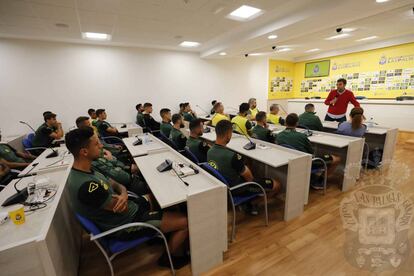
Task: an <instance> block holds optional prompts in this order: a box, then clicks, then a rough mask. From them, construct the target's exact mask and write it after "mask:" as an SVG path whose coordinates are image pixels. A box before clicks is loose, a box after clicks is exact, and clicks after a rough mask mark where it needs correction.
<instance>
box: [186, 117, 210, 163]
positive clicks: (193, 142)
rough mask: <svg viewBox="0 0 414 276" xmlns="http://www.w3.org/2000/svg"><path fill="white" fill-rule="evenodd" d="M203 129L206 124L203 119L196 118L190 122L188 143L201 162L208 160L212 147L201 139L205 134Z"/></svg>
mask: <svg viewBox="0 0 414 276" xmlns="http://www.w3.org/2000/svg"><path fill="white" fill-rule="evenodd" d="M203 130H204V124H203V121H202V120H201V119H195V120H192V121H191V122H190V137H188V139H187V143H186V144H187V147H188V149H189V150H190V151H191V152H192V153H193V154H194V155H195V156H196V157H197V159H198V161H199V162H206V161H207V152H208V150H209V149H210V147H209V146H208V145H207V143H206V142H205V141H203V140H202V139H200V137H201V136H202V135H203Z"/></svg>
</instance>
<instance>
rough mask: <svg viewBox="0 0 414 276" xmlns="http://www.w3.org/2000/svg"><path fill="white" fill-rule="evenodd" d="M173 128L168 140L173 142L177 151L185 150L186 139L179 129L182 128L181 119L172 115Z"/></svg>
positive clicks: (179, 116) (176, 115)
mask: <svg viewBox="0 0 414 276" xmlns="http://www.w3.org/2000/svg"><path fill="white" fill-rule="evenodd" d="M172 123H173V128H172V129H171V132H170V137H169V138H170V140H171V141H173V142H174V143H175V144H176V145H177V148H178V150H183V149H184V148H185V145H186V142H187V138H186V137H185V136H184V134H183V133H182V132H181V130H180V129H181V128H183V127H184V122H183V117H182V116H181V115H180V114H174V115H173V116H172Z"/></svg>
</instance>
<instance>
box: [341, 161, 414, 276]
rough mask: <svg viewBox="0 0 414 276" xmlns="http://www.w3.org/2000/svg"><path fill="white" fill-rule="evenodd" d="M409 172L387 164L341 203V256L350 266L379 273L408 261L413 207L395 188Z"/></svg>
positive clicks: (404, 168) (400, 167) (394, 164)
mask: <svg viewBox="0 0 414 276" xmlns="http://www.w3.org/2000/svg"><path fill="white" fill-rule="evenodd" d="M409 171H410V170H409V168H408V166H406V165H404V164H397V163H390V164H388V165H387V166H386V167H385V168H383V169H382V170H379V171H374V172H372V174H371V175H370V176H369V179H368V177H367V181H365V180H364V179H360V181H358V185H360V186H359V187H358V188H357V189H356V190H355V191H354V192H353V193H352V194H351V195H350V196H349V197H347V198H344V199H343V200H342V201H341V204H340V209H339V210H340V215H341V219H342V224H343V227H344V229H345V236H346V241H345V245H344V254H345V258H346V259H347V260H348V262H349V263H351V264H352V265H353V266H355V267H358V268H360V269H363V270H368V271H371V272H374V273H378V272H381V271H384V270H391V269H396V268H398V267H399V266H400V265H401V264H403V263H404V262H405V261H407V259H408V257H409V255H410V246H409V240H408V232H409V230H410V226H411V220H412V216H413V207H414V205H413V203H412V202H411V200H410V199H408V198H407V197H406V196H405V195H404V194H403V193H401V192H400V191H398V190H397V189H396V186H397V185H398V184H399V183H402V181H404V179H405V180H406V179H408V175H409ZM373 179H375V181H376V182H375V183H373V182H371V181H374V180H373Z"/></svg>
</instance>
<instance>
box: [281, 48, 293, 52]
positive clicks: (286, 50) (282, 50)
mask: <svg viewBox="0 0 414 276" xmlns="http://www.w3.org/2000/svg"><path fill="white" fill-rule="evenodd" d="M288 51H292V49H291V48H282V49H280V50H278V52H288Z"/></svg>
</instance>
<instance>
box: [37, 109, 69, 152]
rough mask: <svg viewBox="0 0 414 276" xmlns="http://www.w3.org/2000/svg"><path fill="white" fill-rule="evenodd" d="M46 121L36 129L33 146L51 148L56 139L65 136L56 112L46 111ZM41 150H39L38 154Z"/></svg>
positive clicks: (44, 117)
mask: <svg viewBox="0 0 414 276" xmlns="http://www.w3.org/2000/svg"><path fill="white" fill-rule="evenodd" d="M43 119H44V121H45V122H44V123H43V124H42V125H41V126H40V127H39V128H38V129H37V130H36V132H35V136H34V138H33V141H32V145H33V147H45V148H49V147H51V146H53V144H52V143H53V141H54V140H59V139H60V138H62V137H63V129H62V124H61V123H60V122H58V121H57V120H56V114H54V113H52V112H47V113H46V112H45V115H44V116H43ZM38 153H39V154H40V153H41V151H37V153H36V154H38Z"/></svg>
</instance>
